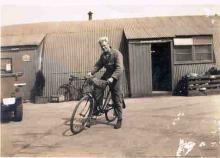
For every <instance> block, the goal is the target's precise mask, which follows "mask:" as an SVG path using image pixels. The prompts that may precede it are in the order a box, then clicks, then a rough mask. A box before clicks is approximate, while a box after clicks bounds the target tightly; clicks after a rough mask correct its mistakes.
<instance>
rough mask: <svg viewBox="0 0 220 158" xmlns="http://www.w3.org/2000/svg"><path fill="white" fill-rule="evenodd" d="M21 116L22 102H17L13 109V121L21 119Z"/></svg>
mask: <svg viewBox="0 0 220 158" xmlns="http://www.w3.org/2000/svg"><path fill="white" fill-rule="evenodd" d="M22 118H23V104H19V105H17V106H16V109H15V111H14V119H15V121H21V120H22Z"/></svg>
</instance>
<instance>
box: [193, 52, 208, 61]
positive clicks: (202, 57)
mask: <svg viewBox="0 0 220 158" xmlns="http://www.w3.org/2000/svg"><path fill="white" fill-rule="evenodd" d="M196 60H212V55H211V53H197V54H196Z"/></svg>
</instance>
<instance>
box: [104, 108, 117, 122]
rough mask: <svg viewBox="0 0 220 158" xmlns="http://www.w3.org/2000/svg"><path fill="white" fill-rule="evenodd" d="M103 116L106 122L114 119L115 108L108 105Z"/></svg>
mask: <svg viewBox="0 0 220 158" xmlns="http://www.w3.org/2000/svg"><path fill="white" fill-rule="evenodd" d="M105 118H106V120H107V121H108V122H112V121H114V120H115V119H116V112H115V108H114V107H112V106H111V105H108V107H107V109H106V111H105Z"/></svg>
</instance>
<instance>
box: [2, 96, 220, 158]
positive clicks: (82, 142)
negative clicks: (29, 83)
mask: <svg viewBox="0 0 220 158" xmlns="http://www.w3.org/2000/svg"><path fill="white" fill-rule="evenodd" d="M125 102H126V104H127V108H126V109H125V110H124V111H123V112H124V113H123V116H124V120H123V126H122V128H121V129H118V130H116V129H114V128H113V127H112V125H108V124H106V123H105V119H104V117H101V118H99V119H98V120H97V122H96V124H95V125H93V126H92V127H91V128H87V129H86V130H84V131H83V132H81V133H80V134H77V135H72V134H71V132H70V129H69V118H70V116H71V113H72V111H73V109H74V106H75V105H76V102H65V103H48V104H31V103H26V104H24V119H23V121H22V122H13V121H10V122H7V123H1V132H2V133H1V139H2V143H1V151H2V152H1V155H2V156H22V157H24V156H25V157H26V156H27V157H32V156H33V157H34V156H44V157H46V156H53V157H59V156H62V157H67V156H71V157H132V158H133V157H157V156H158V157H175V156H177V157H180V156H189V157H191V156H192V157H194V156H198V157H220V95H212V96H198V97H174V96H163V97H149V98H138V99H126V100H125Z"/></svg>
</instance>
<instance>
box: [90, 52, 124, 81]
mask: <svg viewBox="0 0 220 158" xmlns="http://www.w3.org/2000/svg"><path fill="white" fill-rule="evenodd" d="M103 67H104V68H106V71H105V73H104V74H103V77H102V78H103V79H108V78H110V77H113V78H114V79H116V80H118V79H119V78H120V76H121V75H122V72H123V70H124V66H123V56H122V54H121V52H119V51H118V50H115V49H111V51H110V53H102V55H101V56H100V58H99V60H98V61H97V62H96V64H95V66H94V68H93V70H92V71H91V72H92V74H95V73H96V72H98V71H99V70H100V69H101V68H103Z"/></svg>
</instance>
